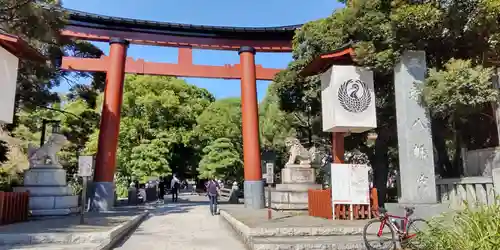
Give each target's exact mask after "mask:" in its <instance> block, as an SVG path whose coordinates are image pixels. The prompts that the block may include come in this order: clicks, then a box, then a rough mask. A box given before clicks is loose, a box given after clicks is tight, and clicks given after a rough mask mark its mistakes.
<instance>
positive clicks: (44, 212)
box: [30, 207, 80, 216]
mask: <svg viewBox="0 0 500 250" xmlns="http://www.w3.org/2000/svg"><path fill="white" fill-rule="evenodd" d="M79 211H80V208H79V207H72V208H60V209H34V210H30V212H31V216H59V215H68V214H74V213H78V212H79Z"/></svg>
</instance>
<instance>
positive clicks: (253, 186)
mask: <svg viewBox="0 0 500 250" xmlns="http://www.w3.org/2000/svg"><path fill="white" fill-rule="evenodd" d="M243 185H244V187H245V189H244V195H245V207H246V208H252V209H262V208H264V207H265V201H264V181H263V180H260V181H245V183H244V184H243Z"/></svg>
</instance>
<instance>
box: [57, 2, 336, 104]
mask: <svg viewBox="0 0 500 250" xmlns="http://www.w3.org/2000/svg"><path fill="white" fill-rule="evenodd" d="M63 4H64V7H66V8H70V9H76V10H81V11H86V12H91V13H96V14H102V15H109V16H117V17H127V18H136V19H145V20H152V21H165V22H176V23H188V24H204V25H223V26H241V27H245V26H246V27H251V26H281V25H291V24H301V23H305V22H308V21H311V20H315V19H318V18H323V17H326V16H328V15H330V14H331V13H332V12H333V10H334V9H335V8H339V7H342V5H341V4H340V3H338V2H337V1H335V0H310V1H307V0H251V1H250V0H248V1H241V0H240V1H237V0H232V1H231V0H211V1H207V0H203V1H202V0H85V1H81V0H65V1H63ZM95 44H96V45H97V46H98V47H99V48H101V49H102V50H103V51H104V53H106V54H108V51H109V45H108V44H106V43H95ZM128 56H131V57H134V58H143V59H145V60H146V61H155V62H172V63H175V62H177V49H176V48H170V47H154V46H142V45H131V46H130V48H129V50H128ZM290 61H291V55H290V53H257V55H256V62H257V64H262V65H263V66H264V67H269V68H285V67H286V66H287V64H288V63H289V62H290ZM193 63H195V64H207V65H224V64H236V63H239V57H238V53H237V52H235V51H215V50H193ZM186 80H187V82H188V83H191V84H194V85H196V86H198V87H202V88H206V89H207V90H209V91H210V92H211V93H212V94H214V95H215V97H216V98H225V97H234V96H240V87H239V81H238V80H219V79H203V78H186ZM268 85H269V82H268V81H258V82H257V88H258V98H259V100H262V98H263V97H264V95H265V94H266V89H267V87H268ZM68 88H69V84H67V83H63V84H62V85H61V86H60V87H58V88H57V89H56V91H61V92H62V91H66V90H67V89H68Z"/></svg>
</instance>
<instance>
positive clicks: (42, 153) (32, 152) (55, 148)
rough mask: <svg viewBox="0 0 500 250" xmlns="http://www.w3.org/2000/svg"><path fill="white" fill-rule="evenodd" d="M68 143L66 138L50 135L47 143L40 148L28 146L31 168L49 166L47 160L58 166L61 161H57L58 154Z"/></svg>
mask: <svg viewBox="0 0 500 250" xmlns="http://www.w3.org/2000/svg"><path fill="white" fill-rule="evenodd" d="M67 142H68V140H67V139H66V136H64V135H61V134H56V133H54V134H52V135H50V137H49V139H48V140H47V142H46V143H45V144H43V145H42V147H40V148H36V147H33V146H32V145H28V160H29V162H30V167H36V166H37V165H45V164H47V160H50V164H51V165H55V166H58V165H59V161H58V159H57V152H59V151H60V150H61V149H62V147H64V145H65V144H66V143H67Z"/></svg>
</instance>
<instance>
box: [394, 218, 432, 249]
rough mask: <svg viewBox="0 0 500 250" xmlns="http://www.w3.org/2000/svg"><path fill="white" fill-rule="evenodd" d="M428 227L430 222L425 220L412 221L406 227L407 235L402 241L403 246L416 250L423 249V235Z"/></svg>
mask: <svg viewBox="0 0 500 250" xmlns="http://www.w3.org/2000/svg"><path fill="white" fill-rule="evenodd" d="M427 227H428V222H427V221H426V220H424V219H420V218H417V219H411V220H410V221H409V222H408V226H407V227H406V234H405V235H404V237H403V238H402V239H401V246H402V247H407V248H411V249H415V250H419V249H422V247H423V246H422V242H421V241H420V240H421V233H422V231H423V230H426V229H427Z"/></svg>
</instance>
